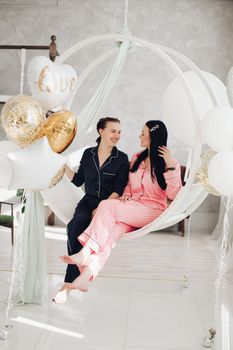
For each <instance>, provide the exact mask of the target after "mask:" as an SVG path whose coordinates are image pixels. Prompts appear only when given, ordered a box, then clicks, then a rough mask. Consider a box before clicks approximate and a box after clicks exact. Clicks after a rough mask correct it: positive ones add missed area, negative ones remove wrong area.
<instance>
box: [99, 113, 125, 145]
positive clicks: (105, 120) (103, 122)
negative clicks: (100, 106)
mask: <svg viewBox="0 0 233 350" xmlns="http://www.w3.org/2000/svg"><path fill="white" fill-rule="evenodd" d="M108 122H113V123H120V120H119V119H117V118H114V117H106V118H101V119H100V120H99V121H98V123H97V125H96V130H97V132H98V134H99V129H105V128H106V126H107V123H108ZM100 141H101V136H99V137H98V138H97V139H96V142H97V143H98V145H99V144H100Z"/></svg>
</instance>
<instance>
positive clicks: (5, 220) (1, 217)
mask: <svg viewBox="0 0 233 350" xmlns="http://www.w3.org/2000/svg"><path fill="white" fill-rule="evenodd" d="M2 204H4V205H10V207H11V215H5V214H1V209H2ZM13 206H14V204H13V203H8V202H0V226H4V227H9V228H10V229H11V243H12V246H13V244H14V213H13Z"/></svg>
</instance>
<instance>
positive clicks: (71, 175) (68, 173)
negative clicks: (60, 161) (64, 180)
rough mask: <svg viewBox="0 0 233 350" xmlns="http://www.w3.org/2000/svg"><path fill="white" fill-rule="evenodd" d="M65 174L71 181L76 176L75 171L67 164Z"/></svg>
mask: <svg viewBox="0 0 233 350" xmlns="http://www.w3.org/2000/svg"><path fill="white" fill-rule="evenodd" d="M65 173H66V175H67V176H68V178H69V179H70V180H72V179H73V177H74V174H75V173H74V171H73V170H71V169H70V168H69V167H68V165H67V164H65Z"/></svg>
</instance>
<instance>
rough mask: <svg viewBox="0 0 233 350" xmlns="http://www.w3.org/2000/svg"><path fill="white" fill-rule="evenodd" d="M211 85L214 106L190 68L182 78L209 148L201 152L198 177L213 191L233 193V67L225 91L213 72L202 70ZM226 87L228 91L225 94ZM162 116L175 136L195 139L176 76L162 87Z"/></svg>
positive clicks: (190, 113)
mask: <svg viewBox="0 0 233 350" xmlns="http://www.w3.org/2000/svg"><path fill="white" fill-rule="evenodd" d="M202 74H203V76H204V78H205V79H206V81H207V82H208V84H209V86H210V87H211V89H212V91H213V93H214V96H215V98H216V101H217V103H218V107H214V108H213V103H212V101H211V98H210V95H209V93H208V91H207V89H206V87H205V86H204V84H203V83H202V81H201V80H200V79H199V77H198V76H197V75H196V73H195V72H193V71H188V72H185V73H184V75H185V78H186V80H187V82H188V84H189V85H190V87H191V89H192V94H193V96H194V98H195V101H196V107H197V111H198V114H199V117H200V121H201V123H202V130H201V134H202V143H207V144H208V145H209V147H211V149H207V150H205V151H204V152H203V153H202V155H201V167H200V169H199V171H198V174H197V178H198V181H199V182H200V183H201V184H202V185H203V186H204V187H205V188H206V189H207V191H208V192H210V193H212V194H214V195H232V194H233V109H232V108H231V107H230V103H229V99H230V101H233V89H232V86H233V69H232V71H231V75H230V76H229V77H228V83H227V85H228V86H227V87H228V95H227V89H226V87H225V85H224V84H223V83H222V82H221V80H219V79H218V78H217V77H216V76H214V75H213V74H210V73H208V72H204V71H202ZM229 91H230V95H229ZM161 114H162V119H163V120H164V121H165V123H166V125H167V126H168V128H169V130H171V132H172V133H173V134H174V135H175V137H176V138H177V139H178V140H180V141H182V142H183V143H184V144H187V145H193V144H194V142H195V125H194V121H193V115H192V110H191V107H190V103H189V100H188V98H187V95H186V93H185V90H184V88H183V86H182V84H181V83H180V81H179V79H178V78H175V79H173V80H172V81H171V82H170V84H169V85H168V87H167V89H166V90H165V93H164V96H163V99H162V107H161Z"/></svg>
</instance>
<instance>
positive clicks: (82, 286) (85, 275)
mask: <svg viewBox="0 0 233 350" xmlns="http://www.w3.org/2000/svg"><path fill="white" fill-rule="evenodd" d="M91 280H92V271H91V270H90V268H89V267H88V266H87V267H85V268H84V269H83V271H82V273H81V274H80V275H79V276H78V277H77V278H76V279H75V280H74V281H73V282H72V283H70V284H69V286H68V288H69V289H78V290H80V291H81V292H87V291H88V285H89V282H90V281H91Z"/></svg>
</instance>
